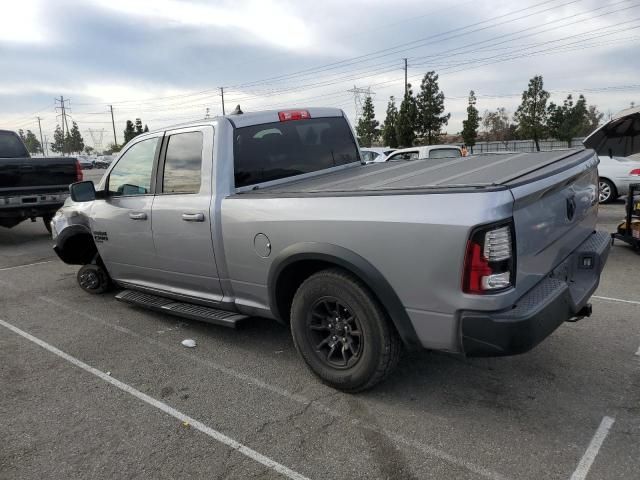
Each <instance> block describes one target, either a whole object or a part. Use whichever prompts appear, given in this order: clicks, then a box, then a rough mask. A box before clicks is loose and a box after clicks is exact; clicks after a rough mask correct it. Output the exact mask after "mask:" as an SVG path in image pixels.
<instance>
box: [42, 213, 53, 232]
mask: <svg viewBox="0 0 640 480" xmlns="http://www.w3.org/2000/svg"><path fill="white" fill-rule="evenodd" d="M52 219H53V215H43V216H42V222H43V223H44V228H46V229H47V232H49V234H51V220H52Z"/></svg>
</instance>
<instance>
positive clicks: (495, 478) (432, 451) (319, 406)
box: [38, 297, 509, 480]
mask: <svg viewBox="0 0 640 480" xmlns="http://www.w3.org/2000/svg"><path fill="white" fill-rule="evenodd" d="M38 299H39V300H42V301H44V302H46V303H49V304H52V305H56V306H57V307H59V308H62V309H64V310H67V311H68V312H72V313H75V314H76V315H79V316H82V317H84V318H86V319H87V320H91V321H92V322H95V323H98V324H100V325H103V326H105V327H107V328H112V329H113V330H116V331H118V332H120V333H124V334H126V335H130V336H132V337H134V338H137V339H140V340H142V341H144V342H146V343H149V344H151V345H154V346H157V347H160V348H162V349H163V350H166V351H168V352H171V353H173V354H175V355H179V356H182V357H184V358H188V359H189V360H191V361H194V362H198V363H201V364H203V365H206V366H207V367H209V368H213V369H214V370H217V371H218V372H221V373H224V374H225V375H229V376H231V377H234V378H236V379H238V380H241V381H243V382H246V383H248V384H250V385H253V386H255V387H258V388H261V389H264V390H267V391H269V392H271V393H274V394H276V395H279V396H282V397H284V398H288V399H289V400H292V401H294V402H296V403H299V404H301V405H303V406H304V407H311V408H312V409H314V410H316V411H318V412H322V413H324V414H326V415H329V416H331V417H334V418H340V419H343V418H344V414H343V413H342V412H338V411H336V410H335V409H333V408H331V407H329V406H327V405H326V404H324V403H322V402H320V401H318V400H314V399H311V398H308V397H305V396H304V395H301V394H299V393H294V392H290V391H288V390H286V389H284V388H281V387H279V386H277V385H275V384H273V383H268V382H265V381H263V380H261V379H259V378H256V377H252V376H250V375H247V374H246V373H242V372H239V371H237V370H233V369H231V368H229V367H225V366H224V365H219V364H217V363H215V362H213V361H211V360H209V359H207V358H202V357H200V356H198V355H193V354H191V353H190V352H188V351H185V349H184V348H174V347H172V346H170V345H167V344H166V343H164V342H161V341H160V340H157V339H155V338H152V337H146V336H144V335H141V334H139V333H137V332H134V331H133V330H130V329H128V328H127V327H123V326H122V325H116V324H113V323H110V322H107V321H105V320H103V319H102V318H100V317H97V316H95V315H92V314H89V313H86V312H83V311H82V310H78V309H76V308H73V307H70V306H68V305H66V304H64V303H61V302H58V301H56V300H54V299H52V298H49V297H38ZM349 421H350V422H351V424H352V425H354V426H357V427H360V428H362V429H364V430H369V431H373V432H376V433H380V434H382V435H385V436H387V437H389V438H391V439H392V440H394V441H395V442H396V443H397V444H400V445H405V446H407V447H411V448H414V449H416V450H418V451H420V452H422V453H424V454H425V455H429V456H432V457H435V458H439V459H440V460H444V461H445V462H448V463H450V464H452V465H457V466H459V467H462V468H464V469H466V470H469V471H470V472H472V473H475V474H476V475H478V476H481V477H484V478H486V479H488V480H509V478H508V477H506V476H504V475H502V474H500V473H498V472H494V471H491V470H489V469H487V468H485V467H482V466H480V465H476V464H474V463H472V462H470V461H469V460H467V459H465V458H460V457H456V456H454V455H452V454H450V453H447V452H445V451H444V450H442V449H440V448H438V447H435V446H433V445H430V444H425V443H423V442H420V441H418V440H414V439H412V438H409V437H405V436H403V435H400V434H398V433H395V432H393V431H391V430H388V429H386V428H383V427H380V426H379V425H375V424H370V423H367V422H365V421H363V420H362V419H360V418H351V419H350V420H349Z"/></svg>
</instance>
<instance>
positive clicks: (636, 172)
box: [629, 168, 640, 177]
mask: <svg viewBox="0 0 640 480" xmlns="http://www.w3.org/2000/svg"><path fill="white" fill-rule="evenodd" d="M629 175H636V176H638V177H640V168H634V169H633V170H631V171H630V172H629Z"/></svg>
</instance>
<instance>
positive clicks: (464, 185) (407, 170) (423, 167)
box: [245, 150, 594, 195]
mask: <svg viewBox="0 0 640 480" xmlns="http://www.w3.org/2000/svg"><path fill="white" fill-rule="evenodd" d="M593 155H594V152H593V151H592V150H561V151H560V150H556V151H552V152H539V153H507V154H505V153H496V154H489V155H478V156H469V157H462V158H442V159H424V160H409V161H400V162H386V163H376V164H369V165H362V166H355V167H350V168H345V169H343V170H339V171H334V172H331V173H326V174H320V175H317V176H313V177H311V178H306V179H303V180H297V181H295V180H294V181H290V182H285V183H281V184H279V185H273V186H271V187H266V188H260V189H256V190H252V191H250V192H245V195H246V194H275V195H281V194H321V193H325V194H326V193H336V194H337V193H356V192H362V193H370V192H374V193H375V192H384V191H390V192H397V191H399V190H405V191H407V190H408V191H415V190H442V189H453V190H457V189H504V188H508V187H511V186H515V185H517V184H519V183H521V182H523V181H532V180H534V179H535V178H537V177H538V176H540V175H544V176H549V175H552V174H554V173H556V172H558V171H561V170H564V169H567V168H570V167H572V166H574V165H577V164H579V163H582V162H585V161H586V160H587V159H588V158H591V157H593Z"/></svg>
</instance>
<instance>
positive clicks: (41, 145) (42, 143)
mask: <svg viewBox="0 0 640 480" xmlns="http://www.w3.org/2000/svg"><path fill="white" fill-rule="evenodd" d="M36 118H37V119H38V129H39V130H40V148H41V149H42V155H44V140H43V138H42V125H41V124H40V117H36Z"/></svg>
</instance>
